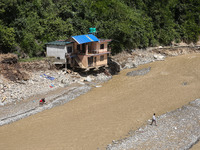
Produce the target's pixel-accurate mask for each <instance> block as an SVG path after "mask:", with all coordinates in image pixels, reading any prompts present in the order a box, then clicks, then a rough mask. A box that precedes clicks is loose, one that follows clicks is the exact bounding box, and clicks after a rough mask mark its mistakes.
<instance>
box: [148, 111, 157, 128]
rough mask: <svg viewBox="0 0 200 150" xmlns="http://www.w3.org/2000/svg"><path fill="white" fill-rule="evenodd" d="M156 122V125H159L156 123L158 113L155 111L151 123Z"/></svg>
mask: <svg viewBox="0 0 200 150" xmlns="http://www.w3.org/2000/svg"><path fill="white" fill-rule="evenodd" d="M154 122H155V125H156V126H157V124H156V114H155V113H154V114H153V117H152V122H151V124H150V125H153V123H154Z"/></svg>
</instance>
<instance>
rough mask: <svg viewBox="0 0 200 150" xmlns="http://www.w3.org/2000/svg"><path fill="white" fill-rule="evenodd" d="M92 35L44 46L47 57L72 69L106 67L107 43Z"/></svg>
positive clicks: (79, 36) (73, 37) (74, 37)
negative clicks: (53, 58)
mask: <svg viewBox="0 0 200 150" xmlns="http://www.w3.org/2000/svg"><path fill="white" fill-rule="evenodd" d="M110 41H111V40H105V39H104V40H103V39H98V38H97V37H96V36H94V35H93V34H88V35H77V36H72V37H71V38H69V39H68V40H66V41H54V42H49V43H47V44H46V50H47V57H52V56H53V57H55V58H56V61H55V64H68V65H70V67H72V68H82V69H90V68H99V67H102V66H106V65H107V57H108V54H109V53H110V52H109V51H108V42H110Z"/></svg>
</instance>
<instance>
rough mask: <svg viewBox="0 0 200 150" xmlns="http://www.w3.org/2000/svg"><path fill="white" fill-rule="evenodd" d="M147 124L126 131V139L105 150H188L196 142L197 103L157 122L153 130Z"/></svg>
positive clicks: (199, 111)
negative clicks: (134, 129) (127, 135)
mask: <svg viewBox="0 0 200 150" xmlns="http://www.w3.org/2000/svg"><path fill="white" fill-rule="evenodd" d="M150 122H151V120H148V122H147V124H146V125H144V126H142V127H140V128H139V129H138V130H136V131H130V132H129V134H130V136H129V137H128V138H125V139H122V140H119V141H113V143H112V144H110V145H108V146H107V148H106V149H107V150H125V149H126V150H128V149H151V150H154V149H155V150H156V149H177V150H179V149H180V150H183V149H189V148H191V147H192V145H194V144H195V143H196V142H198V140H199V139H200V99H196V100H195V101H193V102H190V103H189V104H188V105H186V106H183V107H182V108H179V109H177V110H175V111H172V112H168V113H166V114H163V115H161V116H159V117H158V118H157V126H154V125H152V126H151V125H150Z"/></svg>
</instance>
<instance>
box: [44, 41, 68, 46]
mask: <svg viewBox="0 0 200 150" xmlns="http://www.w3.org/2000/svg"><path fill="white" fill-rule="evenodd" d="M70 43H71V42H67V41H53V42H49V43H46V45H67V44H70Z"/></svg>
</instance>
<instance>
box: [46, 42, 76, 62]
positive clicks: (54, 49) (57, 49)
mask: <svg viewBox="0 0 200 150" xmlns="http://www.w3.org/2000/svg"><path fill="white" fill-rule="evenodd" d="M67 46H72V44H69V45H47V47H46V49H47V57H49V56H53V57H55V58H57V57H60V59H65V54H66V53H67ZM72 51H73V46H72Z"/></svg>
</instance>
